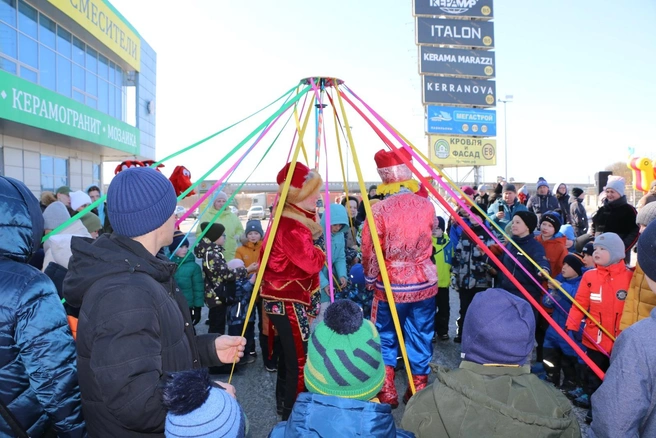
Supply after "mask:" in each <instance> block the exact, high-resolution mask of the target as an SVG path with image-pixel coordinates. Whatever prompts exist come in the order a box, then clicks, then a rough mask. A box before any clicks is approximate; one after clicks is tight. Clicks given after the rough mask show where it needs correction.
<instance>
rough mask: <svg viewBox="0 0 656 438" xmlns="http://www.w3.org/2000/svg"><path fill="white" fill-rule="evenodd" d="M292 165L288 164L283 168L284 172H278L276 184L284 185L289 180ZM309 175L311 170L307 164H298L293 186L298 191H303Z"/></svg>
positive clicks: (295, 169)
mask: <svg viewBox="0 0 656 438" xmlns="http://www.w3.org/2000/svg"><path fill="white" fill-rule="evenodd" d="M291 165H292V163H287V164H286V165H285V167H283V168H282V170H281V171H280V172H278V176H277V177H276V182H277V183H278V185H282V184H283V183H284V182H285V180H286V179H287V177H288V175H287V174H288V173H289V167H290V166H291ZM309 173H310V169H309V168H308V167H307V166H306V165H305V164H303V163H299V162H296V167H295V168H294V175H292V182H291V186H292V187H295V188H297V189H302V188H303V184H305V180H306V179H307V176H308V174H309Z"/></svg>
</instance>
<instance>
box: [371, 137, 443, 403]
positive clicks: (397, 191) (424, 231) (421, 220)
mask: <svg viewBox="0 0 656 438" xmlns="http://www.w3.org/2000/svg"><path fill="white" fill-rule="evenodd" d="M397 153H398V154H400V155H402V156H405V157H406V159H407V160H411V157H410V154H409V153H408V152H407V151H406V150H405V149H397V150H396V151H390V152H386V151H385V150H380V151H378V152H377V153H376V155H375V156H374V160H375V161H376V166H377V167H378V174H379V175H380V177H381V179H382V180H383V183H382V184H380V185H379V186H378V190H377V191H378V194H381V195H386V198H385V199H383V200H382V201H380V202H378V203H376V204H375V205H374V206H372V208H371V211H372V214H373V215H374V217H373V219H374V222H375V224H376V229H375V230H371V229H370V228H369V223H368V221H367V222H366V223H365V225H364V228H363V230H362V263H363V266H364V272H365V276H366V283H367V286H366V287H367V288H368V289H369V290H374V300H373V304H372V309H371V320H372V321H373V322H375V323H376V328H377V329H378V331H379V332H380V337H381V345H382V352H383V359H384V361H385V383H384V384H383V388H382V389H381V391H380V393H379V394H378V398H379V400H380V401H381V403H387V404H389V405H391V406H392V407H393V408H395V407H397V406H398V404H399V402H398V395H397V392H396V387H395V385H394V367H395V365H396V361H397V357H398V352H399V339H398V338H397V336H396V330H395V327H394V322H393V319H392V313H391V308H390V304H389V303H388V301H387V297H386V294H385V286H384V284H383V280H382V277H381V267H380V264H379V262H378V258H377V256H376V251H375V249H374V245H373V240H372V231H375V232H376V233H377V235H378V239H379V240H380V245H381V249H382V252H383V254H382V256H383V258H384V259H385V266H386V267H387V272H388V275H389V282H390V287H391V289H392V293H393V294H394V303H395V305H396V310H397V313H398V316H399V322H400V324H401V327H402V328H403V337H404V340H405V346H406V349H407V352H408V359H409V361H410V368H411V370H412V380H413V382H414V385H415V389H416V390H417V391H420V390H422V389H423V388H424V387H426V384H427V383H428V373H429V372H430V368H429V366H428V364H429V362H430V361H431V359H432V358H433V346H432V339H433V334H434V328H435V326H434V318H435V295H436V294H437V272H436V270H435V265H434V264H433V262H432V261H431V255H432V252H433V245H432V232H433V222H434V221H435V210H434V208H433V205H432V203H431V202H430V201H429V200H428V199H426V198H423V197H421V196H417V195H415V193H416V192H417V191H418V190H419V186H418V184H417V182H416V181H414V180H413V179H412V173H411V172H410V169H409V168H408V166H407V165H406V164H405V163H404V162H403V161H402V160H401V158H400V157H399V156H398V155H397ZM411 395H412V394H411V390H410V387H408V390H407V391H406V393H405V396H404V397H403V399H404V401H407V400H408V399H409V398H410V396H411Z"/></svg>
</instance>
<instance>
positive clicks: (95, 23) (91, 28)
mask: <svg viewBox="0 0 656 438" xmlns="http://www.w3.org/2000/svg"><path fill="white" fill-rule="evenodd" d="M48 1H49V2H50V3H52V4H53V5H54V6H55V7H56V8H57V9H59V10H60V11H62V12H63V13H65V14H66V15H68V16H69V17H71V18H72V19H73V20H74V21H75V22H76V23H77V24H79V25H80V26H82V27H83V28H85V29H86V30H87V31H88V32H89V33H90V34H91V35H93V36H95V37H96V38H98V39H99V40H100V42H101V43H103V44H104V45H106V46H107V47H108V48H109V49H110V50H111V51H112V52H114V53H116V54H117V55H118V56H120V57H121V59H123V60H124V61H125V62H127V63H128V64H130V66H132V68H134V69H135V70H136V71H139V68H140V66H141V38H140V37H139V35H138V34H137V32H136V31H135V30H134V29H133V28H132V26H130V24H129V23H128V22H127V21H125V20H124V18H123V17H122V16H121V14H119V12H118V11H117V10H116V9H114V8H113V7H112V6H111V5H110V4H109V3H108V2H105V1H103V0H48Z"/></svg>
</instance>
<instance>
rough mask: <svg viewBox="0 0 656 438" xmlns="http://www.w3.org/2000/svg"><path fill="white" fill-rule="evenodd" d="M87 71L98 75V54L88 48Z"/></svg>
mask: <svg viewBox="0 0 656 438" xmlns="http://www.w3.org/2000/svg"><path fill="white" fill-rule="evenodd" d="M87 70H89V71H90V72H93V73H98V52H96V51H95V50H93V49H92V48H91V47H89V46H87Z"/></svg>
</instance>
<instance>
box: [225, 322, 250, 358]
mask: <svg viewBox="0 0 656 438" xmlns="http://www.w3.org/2000/svg"><path fill="white" fill-rule="evenodd" d="M243 328H244V326H243V324H232V325H228V334H229V335H230V336H241V330H242V329H243ZM244 337H245V338H246V349H245V350H244V353H245V354H248V353H250V352H251V351H255V323H254V322H249V323H248V326H246V333H244Z"/></svg>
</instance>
